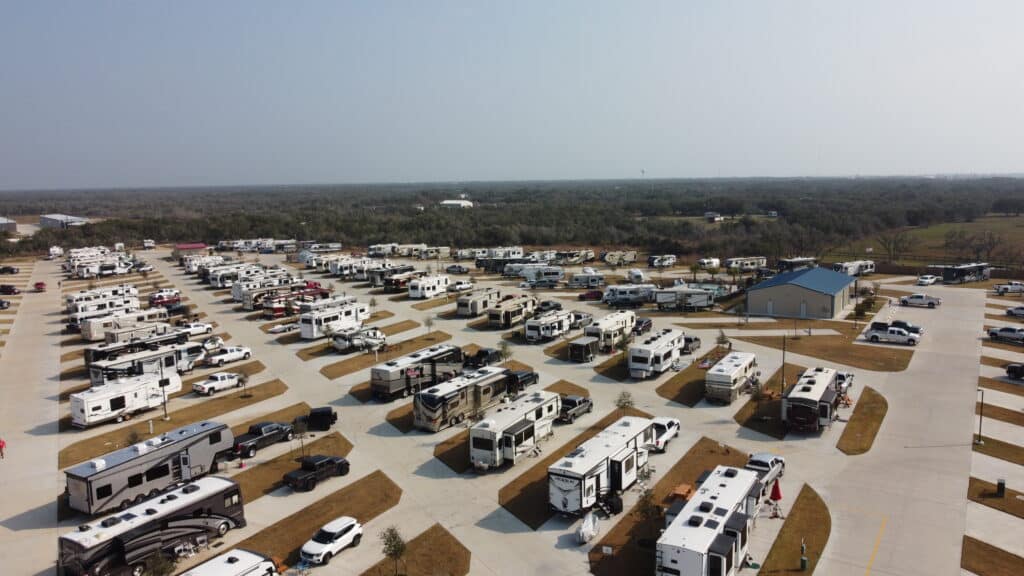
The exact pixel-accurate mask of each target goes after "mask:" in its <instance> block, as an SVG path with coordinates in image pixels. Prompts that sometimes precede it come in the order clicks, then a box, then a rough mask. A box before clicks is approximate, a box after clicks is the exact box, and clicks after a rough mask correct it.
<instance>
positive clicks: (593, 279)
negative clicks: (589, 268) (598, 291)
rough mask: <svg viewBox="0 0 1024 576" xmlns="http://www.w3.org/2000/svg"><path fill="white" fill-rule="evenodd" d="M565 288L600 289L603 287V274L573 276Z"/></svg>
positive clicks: (585, 273) (589, 273) (588, 273)
mask: <svg viewBox="0 0 1024 576" xmlns="http://www.w3.org/2000/svg"><path fill="white" fill-rule="evenodd" d="M567 286H568V287H569V288H600V287H601V286H604V274H601V273H599V272H582V273H580V274H573V275H572V278H570V279H569V283H568V285H567Z"/></svg>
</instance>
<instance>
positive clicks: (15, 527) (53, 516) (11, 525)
mask: <svg viewBox="0 0 1024 576" xmlns="http://www.w3.org/2000/svg"><path fill="white" fill-rule="evenodd" d="M76 518H77V517H76ZM59 525H60V524H59V523H58V522H57V500H55V499H54V500H51V501H49V502H47V503H46V504H41V505H39V506H36V507H35V508H31V509H29V510H25V511H24V512H21V513H18V514H15V515H14V516H9V517H7V518H4V519H3V520H0V526H3V527H4V528H6V529H8V530H10V531H12V532H20V531H22V530H39V529H40V528H55V527H57V526H59ZM68 525H69V526H70V525H72V524H70V523H69V524H68Z"/></svg>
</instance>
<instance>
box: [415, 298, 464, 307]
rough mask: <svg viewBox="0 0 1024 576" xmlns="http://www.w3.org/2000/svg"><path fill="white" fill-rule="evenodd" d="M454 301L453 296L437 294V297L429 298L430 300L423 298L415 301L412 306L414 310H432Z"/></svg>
mask: <svg viewBox="0 0 1024 576" xmlns="http://www.w3.org/2000/svg"><path fill="white" fill-rule="evenodd" d="M454 301H455V299H454V298H449V297H448V296H439V297H437V298H431V299H430V300H424V301H423V302H417V303H415V304H413V305H412V307H413V308H415V309H416V310H433V309H434V308H439V307H441V306H444V305H445V304H451V303H452V302H454Z"/></svg>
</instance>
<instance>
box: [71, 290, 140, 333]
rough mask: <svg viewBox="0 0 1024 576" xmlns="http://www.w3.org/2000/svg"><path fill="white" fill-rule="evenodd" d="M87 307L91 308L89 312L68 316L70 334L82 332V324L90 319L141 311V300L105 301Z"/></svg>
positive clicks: (120, 299) (121, 299)
mask: <svg viewBox="0 0 1024 576" xmlns="http://www.w3.org/2000/svg"><path fill="white" fill-rule="evenodd" d="M87 307H88V308H89V309H88V310H83V311H81V312H75V313H73V314H71V315H70V316H68V322H67V325H66V329H67V331H68V332H80V331H81V330H82V324H83V323H84V322H85V321H86V320H89V319H90V318H102V317H104V316H110V315H111V314H121V313H127V312H135V311H137V310H138V309H139V300H138V298H134V297H132V298H119V299H115V300H104V301H101V302H91V303H90V304H89V305H88V306H87Z"/></svg>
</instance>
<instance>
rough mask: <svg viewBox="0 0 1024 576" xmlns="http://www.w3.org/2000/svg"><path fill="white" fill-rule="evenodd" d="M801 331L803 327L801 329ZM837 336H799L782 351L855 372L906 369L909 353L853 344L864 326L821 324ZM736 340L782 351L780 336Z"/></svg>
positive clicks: (749, 337) (863, 344)
mask: <svg viewBox="0 0 1024 576" xmlns="http://www.w3.org/2000/svg"><path fill="white" fill-rule="evenodd" d="M801 327H804V326H802V325H801ZM821 327H822V328H826V327H827V328H828V329H832V330H835V331H836V332H839V335H837V336H824V335H823V336H815V335H813V332H812V334H811V335H806V334H801V335H799V336H789V337H787V338H786V350H787V351H789V352H791V353H793V354H801V355H804V356H811V357H813V358H821V359H825V360H829V361H832V362H839V363H842V364H846V365H847V366H853V367H855V368H863V369H865V370H875V371H877V372H902V371H903V370H906V369H907V366H908V365H909V364H910V359H911V358H912V357H913V355H914V351H913V349H904V348H896V347H892V346H879V345H872V344H869V343H866V342H865V343H861V342H857V339H858V338H860V333H861V331H862V330H863V329H864V324H863V323H861V324H854V323H852V322H828V323H827V324H821ZM735 339H737V340H742V341H745V342H751V343H753V344H760V345H761V346H768V347H769V348H775V349H777V350H781V349H782V336H742V337H735Z"/></svg>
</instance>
